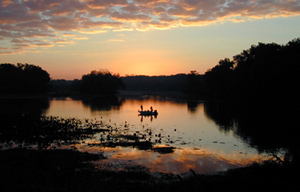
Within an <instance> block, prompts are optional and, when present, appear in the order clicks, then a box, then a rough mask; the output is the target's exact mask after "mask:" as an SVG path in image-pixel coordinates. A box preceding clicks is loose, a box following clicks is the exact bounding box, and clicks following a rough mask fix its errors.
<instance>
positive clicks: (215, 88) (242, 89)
mask: <svg viewBox="0 0 300 192" xmlns="http://www.w3.org/2000/svg"><path fill="white" fill-rule="evenodd" d="M299 53H300V38H298V39H294V40H292V41H290V42H288V43H287V44H286V45H278V44H276V43H270V44H264V43H258V45H252V46H251V47H250V48H249V49H247V50H244V51H242V52H241V53H240V54H238V55H235V56H234V57H233V61H230V59H228V58H226V59H224V60H220V61H219V64H218V65H216V66H215V67H214V68H212V69H211V70H209V71H207V72H206V73H205V83H206V86H207V90H208V91H209V93H210V94H211V95H212V96H213V97H217V98H227V99H228V98H229V99H243V100H269V101H275V100H278V99H280V98H284V97H285V98H287V97H288V98H292V99H293V100H296V99H297V97H298V96H299V93H298V90H297V86H299V83H300V80H299V72H300V65H299V60H300V54H299Z"/></svg>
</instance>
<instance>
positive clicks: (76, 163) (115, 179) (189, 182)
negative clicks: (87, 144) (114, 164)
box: [0, 149, 300, 192]
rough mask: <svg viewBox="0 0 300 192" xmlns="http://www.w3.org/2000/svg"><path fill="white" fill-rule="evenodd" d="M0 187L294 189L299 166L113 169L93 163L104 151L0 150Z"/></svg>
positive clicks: (256, 165) (82, 189)
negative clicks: (203, 171) (182, 171)
mask: <svg viewBox="0 0 300 192" xmlns="http://www.w3.org/2000/svg"><path fill="white" fill-rule="evenodd" d="M0 156H1V159H0V183H1V184H0V191H2V192H4V191H31V192H33V191H56V192H57V191H72V192H77V191H93V192H94V191H118V192H120V191H151V192H153V191H225V190H230V191H232V190H233V191H272V190H276V191H280V190H284V191H297V190H299V189H300V184H299V182H297V181H298V179H297V177H298V176H297V175H298V171H297V170H295V169H294V168H293V167H291V166H284V165H279V164H275V163H270V162H269V163H265V164H263V165H258V164H255V165H252V166H250V167H246V168H240V169H235V170H230V171H228V172H226V173H220V174H216V175H197V174H195V173H194V172H193V171H192V170H191V174H190V176H188V177H185V178H183V177H181V176H179V175H174V174H163V173H156V174H153V173H151V172H149V171H148V170H147V169H146V168H144V167H128V168H127V169H126V170H122V171H118V172H113V171H104V170H99V169H97V168H95V167H94V166H93V164H92V161H95V160H101V159H102V158H104V156H103V155H101V154H100V155H99V154H88V153H82V152H78V151H76V150H28V149H10V150H2V151H0Z"/></svg>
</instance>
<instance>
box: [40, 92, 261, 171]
mask: <svg viewBox="0 0 300 192" xmlns="http://www.w3.org/2000/svg"><path fill="white" fill-rule="evenodd" d="M141 105H143V107H144V110H146V109H150V107H151V106H152V107H153V108H154V109H156V110H157V111H158V115H157V116H156V117H154V116H150V117H149V116H139V115H138V110H139V109H140V106H141ZM206 109H207V106H206V103H204V102H201V101H192V102H187V101H185V100H180V99H170V98H160V97H147V96H145V97H141V98H127V99H126V98H123V99H120V98H114V99H112V100H104V101H102V99H98V100H97V99H93V100H74V99H71V98H63V99H51V100H50V105H49V108H48V109H47V110H46V111H45V112H44V114H45V115H47V116H60V117H64V118H79V119H93V120H94V121H95V122H96V121H102V122H104V123H105V124H108V125H110V126H111V127H112V128H113V129H118V130H122V131H124V132H126V133H127V134H130V135H133V134H135V135H136V134H140V135H144V137H145V138H144V139H145V140H147V141H151V142H152V143H153V149H151V150H149V149H146V150H145V149H139V148H138V147H133V146H129V147H124V146H114V147H107V146H106V147H103V146H97V145H92V144H97V143H99V142H100V141H101V138H104V139H107V135H106V134H103V133H99V134H96V135H95V137H94V138H93V139H89V140H87V141H85V142H83V143H80V144H76V145H75V147H76V148H77V149H78V150H80V151H87V152H93V153H97V152H104V155H105V156H106V157H107V159H106V160H101V161H99V162H97V165H98V166H99V167H101V168H109V169H117V170H122V169H125V168H126V167H128V166H136V165H140V166H144V167H146V168H148V169H150V171H153V172H157V171H160V172H166V173H176V174H180V173H186V172H188V171H190V170H191V169H192V170H193V171H195V172H197V173H206V174H207V173H215V172H218V171H225V170H227V169H230V168H236V167H242V166H246V165H248V164H250V163H251V162H253V161H258V160H259V159H260V158H262V156H261V155H259V154H258V152H257V151H256V150H255V149H253V148H251V147H250V146H249V145H248V144H247V143H246V142H245V141H243V140H242V139H241V138H240V137H239V136H237V135H235V134H234V132H233V131H232V130H234V126H235V125H234V124H233V125H231V126H233V127H231V128H230V129H226V128H225V127H222V126H220V125H218V124H217V123H216V122H215V121H214V120H213V119H212V118H210V116H209V114H207V111H206ZM104 139H103V140H104ZM156 148H157V149H162V150H155V149H156ZM164 149H166V150H164Z"/></svg>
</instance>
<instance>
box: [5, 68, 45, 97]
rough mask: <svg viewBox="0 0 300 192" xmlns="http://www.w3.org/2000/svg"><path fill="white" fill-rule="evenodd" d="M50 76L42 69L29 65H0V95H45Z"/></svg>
mask: <svg viewBox="0 0 300 192" xmlns="http://www.w3.org/2000/svg"><path fill="white" fill-rule="evenodd" d="M49 82H50V76H49V74H48V73H47V72H46V71H44V70H43V69H42V68H41V67H38V66H35V65H29V64H20V63H18V64H17V65H13V64H8V63H5V64H0V93H1V94H3V93H6V94H7V93H8V94H11V93H45V92H46V91H47V90H48V88H49Z"/></svg>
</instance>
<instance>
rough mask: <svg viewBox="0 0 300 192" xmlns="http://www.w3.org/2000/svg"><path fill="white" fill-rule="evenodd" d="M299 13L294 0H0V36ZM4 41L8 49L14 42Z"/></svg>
mask: <svg viewBox="0 0 300 192" xmlns="http://www.w3.org/2000/svg"><path fill="white" fill-rule="evenodd" d="M299 14H300V2H299V0H280V1H277V0H268V1H267V0H260V1H255V0H244V1H241V0H230V1H229V0H176V1H175V0H172V1H170V0H109V1H107V0H51V1H50V0H23V1H12V0H2V1H0V18H1V19H0V41H1V42H2V41H4V39H5V40H13V39H20V38H31V39H33V40H39V39H40V38H42V37H43V38H45V37H48V38H54V39H57V38H59V34H60V33H57V31H61V32H63V33H65V34H68V33H70V32H71V33H73V32H74V31H78V32H81V33H93V34H94V33H99V32H103V31H106V30H104V29H107V28H108V29H112V30H113V31H125V30H126V31H130V30H142V31H145V30H157V29H159V30H161V29H170V28H173V27H178V26H187V27H188V26H195V25H196V26H205V25H211V24H215V23H223V22H224V21H228V22H243V21H245V20H249V19H261V18H272V17H287V16H293V15H299ZM10 43H11V44H10V45H9V47H11V48H12V49H13V47H14V46H13V45H14V44H16V42H13V41H11V42H10ZM16 46H17V45H16ZM16 46H15V47H16ZM25 47H26V46H24V47H23V48H24V49H26V48H25ZM29 47H30V46H27V48H29ZM0 51H1V50H0ZM2 53H4V52H2Z"/></svg>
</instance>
